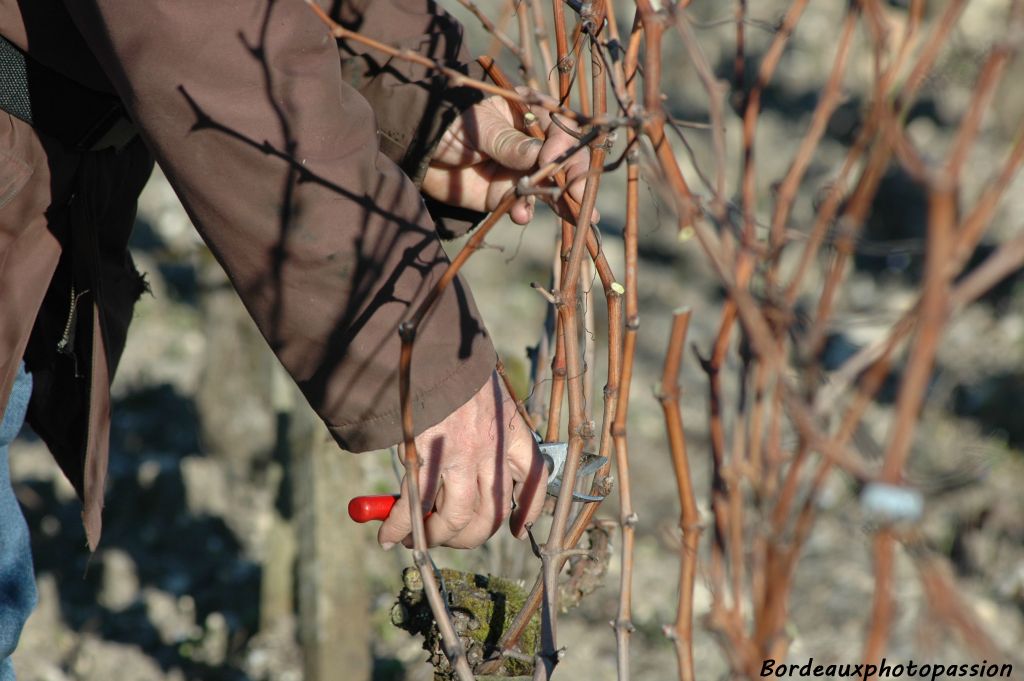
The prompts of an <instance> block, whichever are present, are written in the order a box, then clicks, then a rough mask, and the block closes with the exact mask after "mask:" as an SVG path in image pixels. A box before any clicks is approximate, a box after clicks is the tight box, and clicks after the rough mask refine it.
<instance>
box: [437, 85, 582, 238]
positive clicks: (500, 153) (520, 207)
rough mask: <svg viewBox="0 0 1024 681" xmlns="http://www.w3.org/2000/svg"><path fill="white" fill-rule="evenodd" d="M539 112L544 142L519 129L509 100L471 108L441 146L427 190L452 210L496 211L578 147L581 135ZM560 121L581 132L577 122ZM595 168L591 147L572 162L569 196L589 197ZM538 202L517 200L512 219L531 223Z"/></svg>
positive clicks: (568, 170)
mask: <svg viewBox="0 0 1024 681" xmlns="http://www.w3.org/2000/svg"><path fill="white" fill-rule="evenodd" d="M533 113H534V115H536V116H537V120H538V122H539V123H540V126H541V128H542V129H543V130H544V131H545V135H546V138H545V139H544V140H543V141H541V140H538V139H534V138H532V137H530V136H529V135H527V134H525V133H523V132H521V131H519V130H517V129H516V127H515V123H514V118H513V116H512V109H511V107H509V104H508V101H507V100H505V98H504V97H500V96H497V95H496V96H493V97H488V98H487V99H485V100H483V101H482V102H480V103H478V104H475V105H473V106H471V107H470V108H469V109H467V110H466V111H464V112H463V113H462V115H461V116H460V117H459V118H457V119H456V120H455V122H454V123H452V124H451V126H449V128H448V130H446V131H445V133H444V136H443V137H442V138H441V141H440V143H438V145H437V149H436V150H435V151H434V156H433V158H431V160H430V167H429V168H428V169H427V173H426V175H425V176H424V178H423V191H424V192H425V193H426V194H427V195H428V196H430V197H432V198H434V199H436V200H437V201H440V202H441V203H447V204H449V205H452V206H458V207H460V208H468V209H471V210H477V211H489V210H493V209H494V207H495V206H496V205H497V204H498V202H499V201H500V200H501V197H502V196H504V195H505V193H506V192H507V191H508V190H509V189H512V188H513V187H515V185H516V183H517V182H518V181H519V178H521V177H523V176H524V175H527V174H529V173H530V172H532V171H533V170H535V169H536V168H537V167H538V164H545V163H548V162H550V161H552V160H554V159H556V158H558V157H559V156H560V155H562V154H563V153H565V152H566V151H568V150H569V149H572V148H573V147H574V146H575V145H576V144H577V140H576V138H575V137H573V136H572V135H570V134H569V133H567V132H565V131H564V130H562V129H561V128H559V127H558V126H557V125H553V124H552V123H551V116H550V115H549V114H548V112H547V110H546V109H544V108H542V107H534V110H533ZM560 122H562V123H563V125H564V126H565V127H566V128H568V129H570V130H575V126H574V124H573V123H572V121H569V120H565V121H560ZM589 165H590V151H589V150H588V149H586V148H585V147H584V148H583V149H581V150H580V151H579V152H577V153H576V154H574V155H573V156H572V158H570V159H569V162H568V163H567V164H566V167H565V170H566V178H567V180H568V183H569V194H570V195H571V196H572V197H573V198H574V199H576V200H577V201H581V200H582V199H583V188H584V185H585V181H586V175H587V170H588V168H589ZM535 199H536V197H535V196H525V197H521V198H520V199H519V200H518V201H516V203H515V205H514V206H513V207H512V210H511V211H510V216H511V218H512V221H513V222H515V223H516V224H520V225H525V224H526V223H528V222H529V221H530V220H531V219H532V218H533V209H534V204H535ZM566 217H568V216H566Z"/></svg>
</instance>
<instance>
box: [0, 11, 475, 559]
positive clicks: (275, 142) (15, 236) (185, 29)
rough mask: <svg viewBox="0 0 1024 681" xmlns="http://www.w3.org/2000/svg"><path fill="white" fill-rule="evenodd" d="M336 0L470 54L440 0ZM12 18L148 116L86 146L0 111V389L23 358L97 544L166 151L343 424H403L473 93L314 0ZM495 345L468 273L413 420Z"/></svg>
mask: <svg viewBox="0 0 1024 681" xmlns="http://www.w3.org/2000/svg"><path fill="white" fill-rule="evenodd" d="M322 4H324V5H331V7H325V9H332V10H333V11H334V15H335V16H336V17H338V18H339V19H340V20H341V21H343V22H344V23H346V24H348V25H349V26H352V27H358V28H359V30H361V31H363V32H365V33H367V34H369V35H373V36H374V37H376V38H377V39H379V40H383V41H385V42H388V43H392V44H398V45H401V46H403V47H410V48H413V49H417V50H418V51H421V52H423V53H427V54H429V55H430V56H432V57H434V58H439V59H444V60H446V61H449V62H450V63H452V64H457V63H465V61H466V55H465V52H464V50H463V48H462V45H461V30H460V28H459V27H458V25H457V24H455V23H454V22H453V21H452V20H451V19H450V18H449V17H447V15H445V14H444V13H443V12H441V11H439V10H438V9H437V8H436V7H434V6H433V4H432V3H429V2H427V0H361V1H357V2H341V3H340V5H339V3H326V2H323V3H322ZM0 35H3V36H5V37H7V38H8V39H9V40H10V41H11V42H13V43H15V44H16V45H18V46H19V47H21V48H22V49H25V50H27V52H28V53H29V55H30V56H31V57H32V58H34V59H37V60H38V61H40V62H41V63H43V64H45V65H47V66H49V67H51V68H53V69H56V70H59V71H60V72H62V73H64V74H66V75H68V76H69V77H72V78H73V79H75V80H76V81H78V82H79V83H82V84H84V85H87V86H89V87H91V88H93V89H96V90H100V91H103V90H109V91H113V92H116V93H117V95H118V96H119V97H120V98H121V100H122V101H123V102H124V104H125V107H126V109H127V111H128V113H129V115H130V116H131V118H132V119H133V121H134V122H135V124H136V125H137V127H138V128H139V130H140V135H141V141H136V142H134V143H132V144H130V145H128V146H127V147H126V148H124V149H122V150H120V151H114V150H106V151H100V152H84V153H83V152H77V151H74V150H72V149H68V148H67V147H64V146H63V145H61V144H60V143H58V142H56V141H55V140H53V139H52V138H49V137H48V136H47V135H45V134H40V133H38V132H37V131H33V130H32V129H31V128H29V127H28V126H27V125H26V124H24V123H23V122H21V121H19V120H17V119H14V118H13V117H10V116H3V115H0V404H5V403H6V399H7V395H8V394H9V391H10V388H11V385H12V381H13V379H14V375H15V372H16V370H17V366H18V363H19V361H20V360H21V358H22V356H24V357H25V361H26V363H27V364H28V366H29V369H30V370H31V371H32V372H33V374H34V377H35V379H36V380H35V383H36V389H35V392H34V394H33V402H32V406H31V407H30V417H29V418H30V420H31V422H32V425H33V427H34V428H35V429H36V430H37V432H39V433H40V435H41V436H42V437H43V438H44V439H45V440H46V442H47V444H48V445H49V446H50V448H51V450H52V451H53V452H54V454H55V456H56V458H57V459H58V462H59V463H60V465H61V467H62V469H63V470H64V471H65V473H66V474H67V475H68V477H69V479H70V480H71V481H72V483H73V484H74V485H75V488H76V489H77V491H78V492H79V495H80V496H81V497H82V500H83V518H84V521H85V527H86V533H87V537H88V540H89V545H90V547H91V548H95V546H96V542H97V541H98V539H99V535H100V527H101V522H100V511H101V509H102V504H103V489H104V483H105V479H106V464H107V440H108V434H109V416H110V414H109V410H110V396H109V383H110V380H111V379H112V375H113V371H114V369H115V368H116V365H117V360H118V358H119V356H120V353H121V349H122V347H123V344H124V339H125V335H126V333H127V327H128V322H129V321H130V317H131V305H132V303H133V302H134V300H135V299H136V298H137V297H138V295H140V294H141V292H142V291H143V290H144V284H143V282H142V281H141V279H140V278H139V276H138V275H137V273H136V272H135V269H134V266H133V265H132V264H131V259H130V256H129V255H128V254H127V251H126V247H125V245H126V243H127V240H128V235H129V232H130V227H131V224H132V221H133V219H134V211H135V198H136V196H137V194H138V192H139V191H141V188H142V185H143V184H144V182H145V179H146V177H147V176H148V174H149V170H150V168H151V163H152V161H151V157H152V158H155V160H156V162H157V163H159V164H160V166H161V168H162V169H163V170H164V172H165V174H166V175H167V177H168V179H169V181H170V182H171V184H172V186H173V187H174V189H175V191H176V192H177V194H178V196H179V197H180V199H181V201H182V204H183V205H184V207H185V209H186V211H187V212H188V214H189V216H190V217H191V219H192V221H193V223H194V224H195V225H196V228H197V229H198V230H199V232H200V234H201V235H202V236H203V238H204V239H205V241H206V243H207V244H208V245H209V246H210V249H211V250H212V251H213V253H214V255H215V256H216V257H217V258H218V260H219V261H220V262H221V264H222V265H223V266H224V268H225V270H226V271H227V273H228V275H229V277H230V279H231V281H232V283H233V285H234V286H235V288H236V290H237V291H238V293H239V295H240V296H241V297H242V300H243V302H244V303H245V305H246V307H247V309H248V310H249V312H250V314H252V316H253V318H254V319H255V320H256V323H257V324H258V326H259V328H260V330H261V332H262V333H263V335H264V336H265V337H266V339H267V342H268V343H269V344H270V345H271V347H272V348H273V349H274V351H275V353H276V354H277V356H278V358H279V359H280V360H281V362H282V363H283V365H284V366H285V368H286V369H287V370H288V371H289V373H290V374H291V375H292V377H293V378H294V379H295V380H296V382H297V383H298V385H299V387H300V388H301V389H302V391H303V392H304V394H305V395H306V397H307V399H308V400H309V402H310V404H311V405H312V406H313V407H314V409H316V411H317V413H318V414H320V416H321V417H322V418H323V420H324V421H325V422H326V423H327V425H328V427H329V429H330V430H331V432H332V433H333V434H334V436H335V437H336V438H337V440H338V442H339V443H340V444H341V445H342V446H344V447H345V448H347V449H350V450H354V451H362V450H367V449H373V448H378V447H381V446H385V445H388V444H391V443H394V442H397V441H398V440H399V439H400V422H399V408H398V389H397V358H398V346H399V343H398V338H397V334H396V328H397V325H398V323H399V322H400V321H401V320H402V319H403V318H404V317H405V316H406V315H407V314H408V313H409V312H410V309H411V307H414V306H415V305H416V304H417V303H418V302H419V301H421V300H422V299H423V297H424V296H425V295H426V293H427V291H428V290H429V288H430V287H431V285H432V283H433V282H434V281H435V280H436V279H437V278H438V277H439V276H440V274H441V272H442V271H443V270H444V267H445V266H446V263H447V258H446V256H445V254H444V251H443V250H442V249H441V246H440V243H439V240H438V236H437V232H436V231H435V226H434V222H433V221H432V218H431V215H430V214H429V213H428V211H427V208H426V207H425V205H424V202H423V200H422V198H421V197H420V194H419V192H418V190H417V188H416V186H415V185H414V184H413V182H412V181H410V176H412V177H416V178H419V177H421V175H422V171H423V170H424V168H425V164H426V161H427V159H428V158H429V153H430V151H431V149H432V148H433V144H434V143H435V142H436V139H437V137H438V135H440V133H441V132H443V130H444V127H445V126H446V125H447V123H448V122H449V121H450V120H451V118H452V117H453V116H454V115H455V114H456V113H457V112H458V111H459V110H460V109H461V108H462V107H465V106H467V105H468V104H469V103H471V102H472V101H475V99H476V97H475V95H473V94H472V93H468V92H465V91H459V90H452V89H449V88H446V87H445V85H444V83H443V81H441V80H439V79H437V78H436V77H434V76H433V75H431V74H429V73H427V72H426V71H425V70H424V69H422V68H420V67H414V66H411V65H409V64H407V63H405V62H401V61H399V60H389V59H387V58H386V57H385V56H384V55H380V54H373V53H367V52H365V51H364V50H360V49H358V48H356V47H354V46H351V45H340V46H339V45H338V44H337V43H336V42H335V41H334V40H333V39H331V38H330V36H329V34H328V33H327V30H326V28H325V27H324V26H323V25H322V24H321V23H320V21H319V20H318V19H317V18H316V17H315V16H314V14H313V13H312V11H311V10H310V9H309V8H308V7H307V6H306V5H305V3H304V2H303V0H271V1H268V0H222V1H221V2H214V3H210V2H197V1H195V0H178V1H177V2H173V3H167V2H152V3H140V2H138V1H137V0H133V1H132V2H128V1H127V0H87V1H85V2H68V3H67V4H66V6H65V5H64V4H62V3H60V2H59V1H58V0H46V1H43V0H35V1H34V2H22V1H21V0H0ZM339 51H340V54H341V57H342V59H341V60H340V62H339ZM339 63H342V64H344V76H343V72H342V69H341V68H340V67H339ZM350 82H351V84H350ZM364 95H365V96H364ZM368 98H369V100H370V102H372V104H371V103H370V102H368V101H367V99H368ZM375 112H376V116H375ZM403 169H404V171H405V172H403ZM72 301H74V303H72ZM493 365H494V351H493V348H492V346H491V344H490V341H489V339H488V337H487V335H486V332H485V331H484V329H483V326H482V324H481V322H480V317H479V314H478V312H477V310H476V309H475V306H474V303H473V300H472V297H471V295H470V293H469V291H468V289H467V288H466V287H465V286H464V285H462V284H461V283H459V284H458V285H456V286H453V287H451V288H450V289H449V291H448V293H447V294H446V295H444V296H443V297H442V299H441V300H440V301H439V303H438V305H437V306H436V308H435V312H433V313H432V314H431V315H430V316H429V317H428V318H427V320H426V323H425V326H424V327H423V328H422V330H421V332H420V334H419V335H418V338H417V342H416V346H415V351H414V361H413V367H414V369H413V385H414V412H415V422H416V428H417V430H422V429H424V428H426V427H428V426H430V425H433V424H435V423H437V422H439V421H440V420H441V419H443V418H444V417H445V416H446V415H448V414H449V413H451V411H453V410H454V409H455V408H456V407H458V406H459V405H460V404H462V403H463V402H465V401H466V400H467V399H468V398H469V397H470V396H471V395H472V394H473V392H475V390H476V389H477V388H478V387H479V386H480V385H482V384H483V382H484V380H486V377H487V376H488V375H489V373H490V371H491V370H492V368H493Z"/></svg>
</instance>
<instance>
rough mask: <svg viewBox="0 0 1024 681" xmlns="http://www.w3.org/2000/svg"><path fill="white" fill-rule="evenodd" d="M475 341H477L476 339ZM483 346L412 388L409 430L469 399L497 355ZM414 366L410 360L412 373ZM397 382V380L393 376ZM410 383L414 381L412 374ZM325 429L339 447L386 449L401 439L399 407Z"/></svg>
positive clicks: (426, 424)
mask: <svg viewBox="0 0 1024 681" xmlns="http://www.w3.org/2000/svg"><path fill="white" fill-rule="evenodd" d="M478 342H479V341H478ZM487 344H488V347H487V348H480V350H479V351H475V352H474V353H473V355H472V356H471V357H469V358H468V359H467V360H466V361H464V362H462V363H460V364H459V365H458V366H456V367H455V368H454V369H453V370H452V372H451V373H449V374H447V375H446V376H445V377H444V378H442V379H441V380H440V381H439V382H438V383H436V384H435V385H432V386H429V387H427V388H424V389H422V390H414V394H413V396H412V412H413V424H414V427H413V432H414V434H416V435H419V434H420V433H422V432H423V431H425V430H426V429H427V428H430V427H431V426H435V425H437V424H438V423H440V422H441V421H443V420H445V418H447V417H448V416H449V415H450V414H451V413H452V412H454V411H455V410H456V409H458V408H459V407H461V406H462V405H464V404H465V403H466V402H468V401H469V400H470V398H471V397H473V395H475V394H476V392H477V391H478V390H479V389H480V387H481V386H482V385H483V384H484V383H486V382H487V379H488V378H490V376H491V374H492V373H493V372H494V367H495V363H496V361H497V355H496V353H495V352H494V347H493V346H491V345H490V341H489V340H488V341H487ZM415 371H416V366H415V362H414V363H413V372H414V374H415ZM396 382H397V380H396ZM412 382H413V385H414V386H415V385H416V379H415V375H414V377H413V381H412ZM327 429H328V430H329V431H330V432H331V435H333V436H334V439H335V440H336V441H337V442H338V444H339V445H340V446H341V447H342V449H345V450H348V451H350V452H368V451H373V450H377V449H386V448H388V447H390V446H392V445H395V444H398V443H399V442H401V441H402V440H403V435H402V412H401V409H400V408H398V409H391V410H388V411H385V412H382V413H379V414H373V415H369V416H366V417H365V418H362V419H360V420H359V421H357V422H354V423H342V424H327Z"/></svg>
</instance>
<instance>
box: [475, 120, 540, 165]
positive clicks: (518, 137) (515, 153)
mask: <svg viewBox="0 0 1024 681" xmlns="http://www.w3.org/2000/svg"><path fill="white" fill-rule="evenodd" d="M543 146H544V144H543V142H541V141H540V140H538V139H534V138H533V137H530V136H529V135H527V134H525V133H523V132H520V131H519V130H516V129H515V128H514V127H512V125H510V124H509V123H508V122H506V121H504V120H500V119H498V118H492V119H491V120H489V121H487V122H486V123H485V124H484V125H483V126H481V130H480V151H482V152H483V153H485V154H487V155H488V156H490V157H491V158H492V159H494V161H495V162H496V163H498V164H499V165H502V166H505V167H506V168H509V169H511V170H530V169H531V168H533V167H534V165H536V163H537V157H538V156H539V155H540V150H541V147H543Z"/></svg>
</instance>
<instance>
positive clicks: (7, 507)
mask: <svg viewBox="0 0 1024 681" xmlns="http://www.w3.org/2000/svg"><path fill="white" fill-rule="evenodd" d="M31 394H32V376H31V375H30V374H28V373H26V372H25V367H24V366H22V367H21V368H20V369H19V370H18V377H17V378H16V379H15V380H14V388H13V389H12V390H11V396H10V398H9V399H8V401H7V408H6V410H4V412H3V417H2V418H0V681H14V666H13V665H12V664H11V659H10V655H11V653H13V652H14V648H15V646H17V645H18V638H19V637H20V636H21V628H22V627H23V626H24V625H25V620H27V619H28V616H29V615H30V614H32V609H33V608H35V606H36V580H35V576H34V575H33V571H32V546H31V544H30V543H29V536H28V525H26V524H25V516H23V515H22V514H21V506H19V505H18V500H17V499H16V498H15V497H14V489H13V488H12V487H11V471H10V467H9V466H8V462H7V448H8V445H9V444H11V442H13V441H14V438H15V437H17V436H18V431H19V430H21V426H22V424H23V423H24V422H25V410H26V409H27V408H28V398H29V397H30V396H31Z"/></svg>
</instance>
